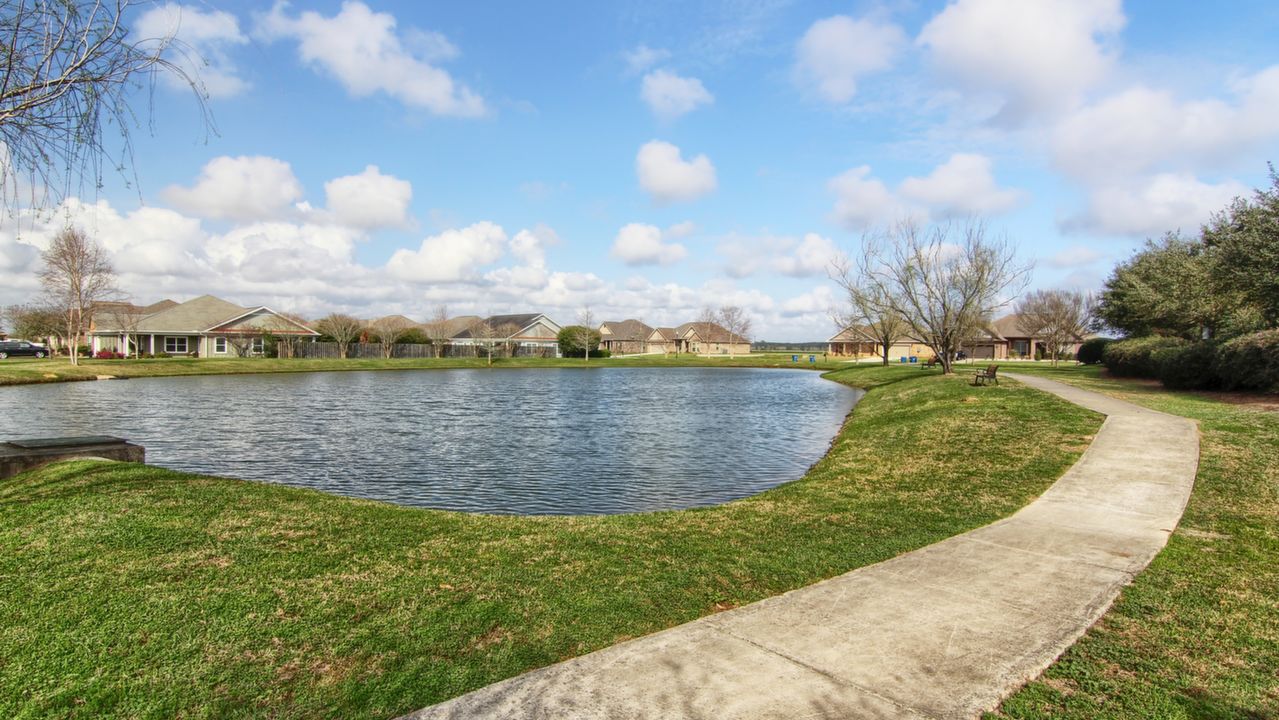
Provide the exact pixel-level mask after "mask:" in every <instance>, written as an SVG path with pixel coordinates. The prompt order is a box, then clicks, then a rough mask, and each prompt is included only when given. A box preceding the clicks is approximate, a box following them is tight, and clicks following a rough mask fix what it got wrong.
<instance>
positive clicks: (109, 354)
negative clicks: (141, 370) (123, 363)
mask: <svg viewBox="0 0 1279 720" xmlns="http://www.w3.org/2000/svg"><path fill="white" fill-rule="evenodd" d="M93 357H95V358H97V359H99V360H123V359H124V354H123V353H118V352H116V351H114V350H99V351H98V352H97V354H95V355H94V356H93Z"/></svg>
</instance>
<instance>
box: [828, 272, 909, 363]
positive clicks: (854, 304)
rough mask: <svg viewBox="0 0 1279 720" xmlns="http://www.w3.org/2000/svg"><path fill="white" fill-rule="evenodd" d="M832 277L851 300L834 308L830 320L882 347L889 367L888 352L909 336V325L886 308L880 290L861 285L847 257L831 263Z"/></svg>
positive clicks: (883, 356)
mask: <svg viewBox="0 0 1279 720" xmlns="http://www.w3.org/2000/svg"><path fill="white" fill-rule="evenodd" d="M830 277H831V279H832V280H834V281H835V283H836V284H837V285H839V287H840V289H842V290H843V291H844V294H845V296H846V297H847V299H848V301H847V304H846V305H844V306H843V307H837V308H832V309H831V311H830V314H831V319H832V320H834V321H835V324H836V325H837V326H839V328H840V329H841V330H842V329H846V328H849V329H856V330H857V331H859V332H861V333H862V334H864V335H865V336H866V337H868V338H870V339H871V340H872V341H873V342H874V343H875V346H876V347H878V348H879V351H880V357H881V358H882V359H883V361H884V365H887V364H888V353H889V351H890V350H891V348H892V347H893V345H894V344H895V343H896V342H897V341H898V340H901V339H902V338H903V337H905V336H906V333H907V331H908V330H909V329H910V325H909V324H908V323H907V322H906V320H905V318H903V317H902V316H901V315H898V314H897V313H896V312H894V311H893V310H891V309H887V308H888V307H889V303H888V302H887V298H884V297H882V296H878V297H877V296H876V295H875V293H877V292H881V288H879V287H877V286H875V285H873V284H866V285H863V284H862V280H861V278H860V277H859V276H858V274H857V272H856V271H855V270H854V268H853V263H852V261H851V260H850V259H849V258H848V256H846V255H843V256H840V257H838V258H836V259H835V260H834V261H832V262H831V268H830Z"/></svg>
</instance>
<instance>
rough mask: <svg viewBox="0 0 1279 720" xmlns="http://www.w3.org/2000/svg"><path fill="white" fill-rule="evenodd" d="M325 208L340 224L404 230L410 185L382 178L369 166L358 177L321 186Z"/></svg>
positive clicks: (374, 166) (383, 176)
mask: <svg viewBox="0 0 1279 720" xmlns="http://www.w3.org/2000/svg"><path fill="white" fill-rule="evenodd" d="M324 195H325V205H326V206H327V208H328V209H329V211H330V212H332V213H333V215H334V218H335V219H336V220H337V222H338V223H340V224H342V225H348V226H351V227H359V228H366V229H374V228H382V227H405V226H407V225H408V224H409V217H408V212H409V202H411V201H412V199H413V186H412V185H411V184H410V183H409V182H408V181H407V180H401V179H399V178H397V177H395V176H393V175H383V174H382V173H381V172H380V171H379V170H378V168H377V166H376V165H369V166H368V167H366V168H364V172H362V173H360V174H359V175H347V176H345V177H340V178H334V179H333V180H330V181H328V182H326V183H324Z"/></svg>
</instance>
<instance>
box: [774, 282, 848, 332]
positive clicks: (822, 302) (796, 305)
mask: <svg viewBox="0 0 1279 720" xmlns="http://www.w3.org/2000/svg"><path fill="white" fill-rule="evenodd" d="M836 305H838V303H837V302H836V300H835V293H834V291H832V290H831V288H830V286H829V285H818V286H817V287H815V288H813V289H812V290H809V291H808V292H805V293H803V294H801V295H796V296H795V297H792V298H787V299H786V300H783V301H782V303H781V314H782V316H783V317H792V318H793V317H819V318H821V319H822V320H823V321H825V322H826V323H829V320H827V318H828V317H829V316H830V311H831V309H832V308H834V307H836ZM822 339H824V338H822Z"/></svg>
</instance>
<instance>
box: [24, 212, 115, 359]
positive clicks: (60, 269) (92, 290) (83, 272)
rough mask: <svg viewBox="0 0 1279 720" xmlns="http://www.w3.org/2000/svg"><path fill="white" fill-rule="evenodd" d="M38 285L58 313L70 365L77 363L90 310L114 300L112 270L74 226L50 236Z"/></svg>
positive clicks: (101, 253)
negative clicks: (62, 326) (41, 286)
mask: <svg viewBox="0 0 1279 720" xmlns="http://www.w3.org/2000/svg"><path fill="white" fill-rule="evenodd" d="M41 259H42V260H43V261H44V268H43V269H42V270H41V271H40V284H41V285H43V286H44V291H45V295H46V296H47V297H48V299H49V304H50V305H52V306H54V307H56V308H57V309H58V311H59V312H60V313H61V314H62V318H63V322H64V324H65V327H66V336H65V337H66V339H67V344H68V346H69V348H70V356H71V364H72V365H77V364H79V357H78V352H79V345H80V337H81V336H82V335H83V334H84V331H85V330H86V329H87V328H88V327H89V324H90V323H91V322H92V320H93V308H94V307H95V306H97V305H98V304H99V303H104V302H108V301H111V300H114V299H116V297H117V295H118V294H119V291H118V290H116V285H115V271H114V270H113V269H112V268H111V262H110V261H109V260H107V255H106V252H105V251H104V250H103V249H102V247H101V246H99V245H98V243H97V242H96V241H94V240H93V238H91V237H89V236H88V235H86V234H85V233H84V231H83V230H80V229H79V228H76V227H68V228H65V229H63V230H62V231H61V232H59V233H58V234H57V235H54V236H53V240H52V241H50V243H49V247H48V249H47V250H45V251H44V253H43V254H42V256H41Z"/></svg>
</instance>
